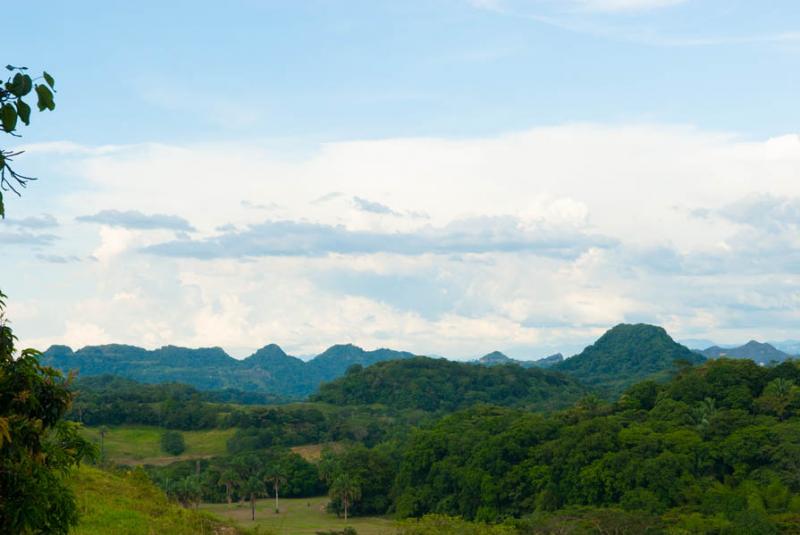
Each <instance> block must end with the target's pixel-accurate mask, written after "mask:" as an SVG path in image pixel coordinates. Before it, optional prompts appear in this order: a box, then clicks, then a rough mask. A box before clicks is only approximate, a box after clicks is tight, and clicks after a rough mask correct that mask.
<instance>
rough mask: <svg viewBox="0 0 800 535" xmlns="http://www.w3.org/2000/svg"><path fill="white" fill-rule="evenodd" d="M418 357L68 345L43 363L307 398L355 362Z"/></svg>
mask: <svg viewBox="0 0 800 535" xmlns="http://www.w3.org/2000/svg"><path fill="white" fill-rule="evenodd" d="M412 356H414V355H413V354H411V353H408V352H405V351H394V350H391V349H377V350H375V351H365V350H363V349H361V348H360V347H356V346H354V345H349V344H348V345H336V346H333V347H331V348H329V349H327V350H326V351H325V352H323V353H322V354H320V355H318V356H316V357H314V358H313V359H311V360H310V361H308V362H304V361H302V360H300V359H298V358H296V357H292V356H290V355H287V354H286V353H285V352H284V351H283V350H282V349H281V348H280V347H279V346H277V345H275V344H270V345H267V346H265V347H263V348H261V349H259V350H258V351H256V352H255V353H253V354H252V355H250V356H249V357H247V358H246V359H244V360H238V359H235V358H233V357H231V356H229V355H228V354H227V353H225V351H223V350H222V349H220V348H218V347H214V348H201V349H188V348H183V347H175V346H165V347H162V348H159V349H155V350H147V349H143V348H141V347H136V346H129V345H121V344H109V345H100V346H87V347H84V348H83V349H79V350H78V351H73V350H72V349H71V348H69V347H67V346H52V347H50V349H48V350H47V351H45V353H44V356H43V357H42V363H43V364H46V365H48V366H53V367H54V368H58V369H60V370H63V371H65V372H68V371H70V370H77V371H78V372H79V375H80V376H81V377H90V376H97V375H115V376H118V377H124V378H126V379H132V380H135V381H140V382H143V383H167V382H176V383H183V384H187V385H191V386H193V387H195V388H198V389H201V390H226V389H236V390H240V391H244V392H255V391H259V392H268V393H271V394H275V395H278V396H283V397H289V398H304V397H306V396H308V395H309V394H310V393H312V392H314V391H315V390H316V389H317V386H318V385H319V384H320V383H322V382H323V381H331V380H333V379H336V378H337V377H339V376H341V375H343V374H344V372H345V371H346V370H347V368H349V367H350V366H352V365H354V364H360V365H362V366H369V365H370V364H374V363H376V362H381V361H384V360H390V359H407V358H410V357H412Z"/></svg>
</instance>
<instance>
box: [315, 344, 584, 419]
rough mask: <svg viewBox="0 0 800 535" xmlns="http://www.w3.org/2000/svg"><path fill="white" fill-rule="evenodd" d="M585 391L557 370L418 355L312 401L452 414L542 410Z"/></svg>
mask: <svg viewBox="0 0 800 535" xmlns="http://www.w3.org/2000/svg"><path fill="white" fill-rule="evenodd" d="M586 392H587V390H586V388H585V387H583V386H582V385H580V384H579V383H578V382H577V381H575V380H574V379H572V378H570V377H569V376H567V375H564V374H560V373H556V372H550V371H546V370H540V369H536V368H523V367H521V366H517V365H515V364H505V365H495V366H474V365H468V364H464V363H459V362H451V361H447V360H444V359H431V358H426V357H416V358H413V359H408V360H394V361H387V362H380V363H378V364H375V365H373V366H370V367H368V368H362V367H354V368H351V369H350V370H348V373H347V374H346V375H345V376H344V377H342V378H340V379H338V380H336V381H333V382H330V383H325V384H323V385H322V386H321V387H320V390H319V393H318V394H317V395H315V396H314V397H313V398H312V399H314V400H317V401H324V402H326V403H331V404H336V405H364V404H367V405H368V404H374V403H379V404H382V405H386V406H389V407H394V408H397V409H420V410H426V411H453V410H456V409H460V408H464V407H468V406H470V405H474V404H476V403H491V404H495V405H504V406H519V407H528V408H540V409H544V408H558V407H563V406H566V405H568V404H570V403H572V402H574V401H575V400H576V399H578V398H579V397H580V396H581V395H582V394H585V393H586Z"/></svg>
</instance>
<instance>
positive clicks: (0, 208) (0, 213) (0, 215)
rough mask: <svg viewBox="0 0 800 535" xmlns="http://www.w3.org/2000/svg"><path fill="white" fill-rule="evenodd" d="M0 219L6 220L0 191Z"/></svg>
mask: <svg viewBox="0 0 800 535" xmlns="http://www.w3.org/2000/svg"><path fill="white" fill-rule="evenodd" d="M0 218H2V219H5V218H6V207H5V206H3V192H2V191H0Z"/></svg>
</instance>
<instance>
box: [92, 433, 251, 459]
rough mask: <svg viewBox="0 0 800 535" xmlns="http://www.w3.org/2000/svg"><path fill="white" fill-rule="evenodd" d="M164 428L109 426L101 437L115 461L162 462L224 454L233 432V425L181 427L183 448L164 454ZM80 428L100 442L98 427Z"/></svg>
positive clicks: (93, 439)
mask: <svg viewBox="0 0 800 535" xmlns="http://www.w3.org/2000/svg"><path fill="white" fill-rule="evenodd" d="M164 431H165V430H164V429H162V428H159V427H149V426H139V425H136V426H133V425H131V426H128V425H123V426H117V427H109V428H108V432H107V433H106V436H105V440H104V442H105V452H106V458H107V459H108V460H109V461H111V462H114V463H117V464H126V465H129V466H137V465H143V464H154V465H165V464H169V463H173V462H175V461H183V460H186V459H200V458H206V457H213V456H215V455H224V454H225V451H226V450H225V447H226V443H227V441H228V439H229V438H230V437H232V436H233V434H234V433H235V432H236V430H235V429H209V430H207V431H181V433H182V434H183V439H184V441H185V442H186V451H184V452H183V453H182V454H180V455H168V454H166V453H164V451H162V450H161V435H162V433H164ZM81 432H82V433H83V435H84V436H85V437H86V438H88V439H89V440H91V441H92V442H94V443H96V444H98V445H99V444H100V428H98V427H85V428H84V429H83V430H82V431H81Z"/></svg>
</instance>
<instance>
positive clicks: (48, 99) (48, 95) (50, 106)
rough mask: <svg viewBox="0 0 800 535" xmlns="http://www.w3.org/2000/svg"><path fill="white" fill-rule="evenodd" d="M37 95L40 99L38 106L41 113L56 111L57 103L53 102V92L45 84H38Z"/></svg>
mask: <svg viewBox="0 0 800 535" xmlns="http://www.w3.org/2000/svg"><path fill="white" fill-rule="evenodd" d="M36 95H37V97H39V98H38V101H37V102H36V106H37V107H38V108H39V111H44V110H50V111H53V110H54V109H56V103H55V101H54V100H53V92H52V91H50V88H49V87H47V86H46V85H43V84H36Z"/></svg>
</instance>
